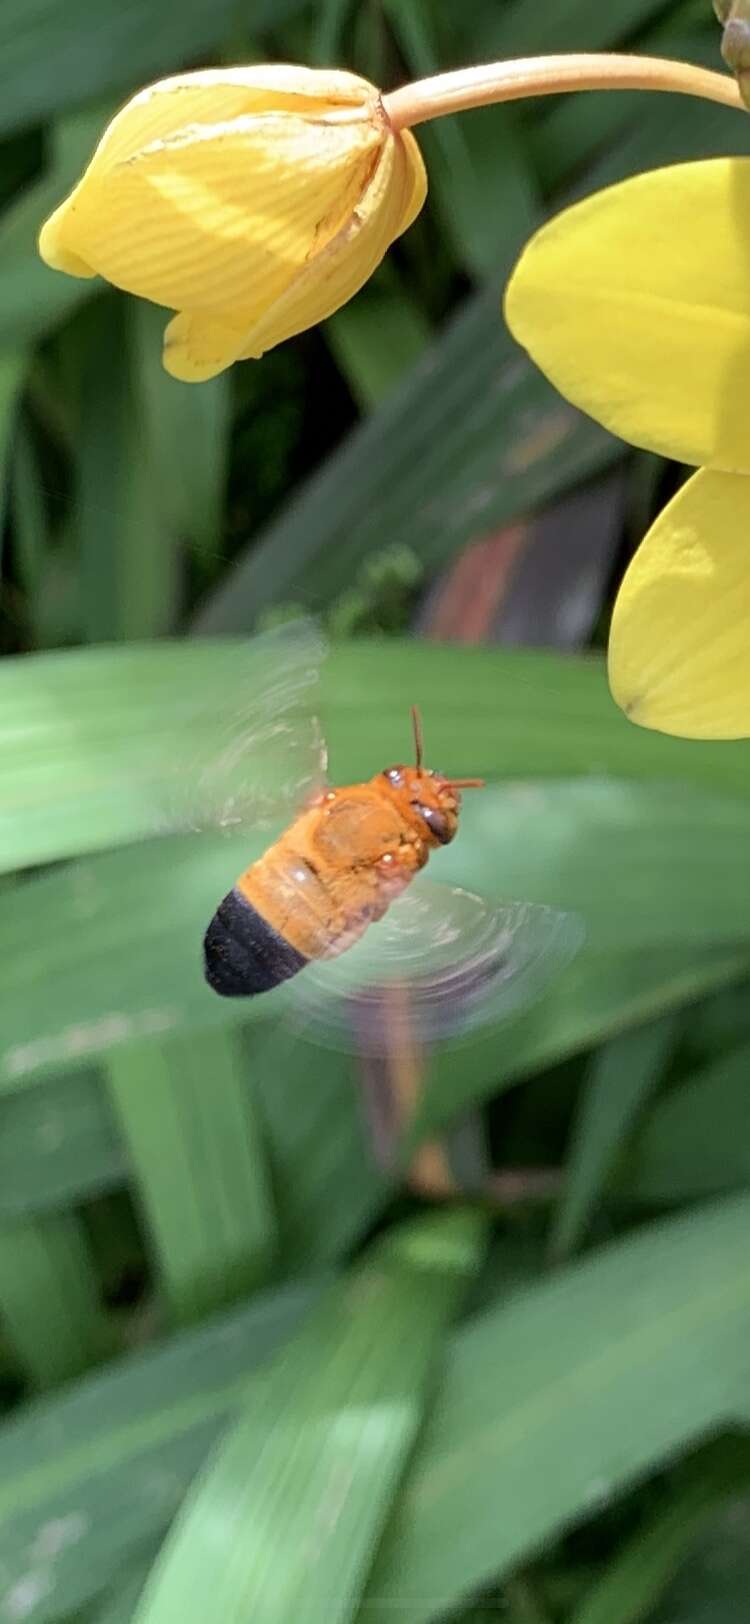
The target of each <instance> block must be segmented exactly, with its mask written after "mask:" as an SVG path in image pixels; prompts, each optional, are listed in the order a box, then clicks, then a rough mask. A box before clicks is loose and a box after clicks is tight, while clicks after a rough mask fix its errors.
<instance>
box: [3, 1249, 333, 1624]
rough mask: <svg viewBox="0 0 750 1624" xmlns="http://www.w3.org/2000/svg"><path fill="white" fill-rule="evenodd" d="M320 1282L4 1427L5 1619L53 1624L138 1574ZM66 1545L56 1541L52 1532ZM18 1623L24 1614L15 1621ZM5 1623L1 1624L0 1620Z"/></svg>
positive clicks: (212, 1324)
mask: <svg viewBox="0 0 750 1624" xmlns="http://www.w3.org/2000/svg"><path fill="white" fill-rule="evenodd" d="M319 1293H320V1285H319V1283H318V1282H317V1281H314V1280H308V1281H307V1282H305V1283H304V1284H303V1285H300V1286H295V1287H294V1288H285V1289H284V1290H282V1291H277V1292H268V1293H262V1294H260V1295H258V1296H256V1297H255V1299H254V1300H253V1302H252V1303H250V1304H249V1305H246V1306H243V1307H242V1308H239V1309H235V1310H233V1311H232V1313H230V1314H222V1315H220V1316H219V1317H218V1318H215V1319H212V1320H207V1321H206V1322H205V1323H204V1324H203V1325H201V1326H200V1327H198V1328H196V1329H195V1330H190V1331H184V1332H182V1333H181V1334H180V1335H179V1336H176V1337H174V1338H173V1339H172V1340H171V1341H168V1342H165V1343H163V1344H162V1345H161V1346H157V1347H155V1348H152V1349H150V1350H149V1351H148V1352H146V1353H138V1354H131V1355H129V1356H128V1357H127V1358H125V1359H122V1360H119V1361H118V1362H117V1363H116V1364H111V1365H109V1367H108V1368H107V1369H106V1370H105V1371H102V1372H101V1373H100V1374H98V1375H97V1376H95V1377H92V1376H89V1377H87V1378H86V1379H85V1380H83V1381H81V1382H79V1383H78V1384H77V1385H75V1386H73V1387H71V1388H69V1389H68V1390H67V1391H66V1392H65V1393H63V1394H60V1395H59V1396H57V1397H52V1398H49V1399H46V1400H44V1401H43V1402H41V1401H40V1402H38V1403H37V1404H35V1405H33V1406H30V1407H29V1408H27V1409H26V1410H24V1411H22V1412H21V1413H20V1414H19V1415H18V1416H17V1417H15V1418H13V1419H11V1420H10V1421H7V1422H6V1423H5V1424H4V1425H3V1426H2V1427H0V1564H1V1565H0V1576H1V1577H0V1608H4V1610H5V1613H6V1616H8V1617H9V1618H10V1619H14V1618H17V1617H18V1616H19V1606H20V1603H21V1600H23V1599H25V1601H26V1604H27V1605H26V1611H25V1613H24V1614H21V1615H20V1616H23V1617H24V1618H26V1619H28V1620H29V1624H56V1621H58V1620H60V1619H61V1618H65V1617H66V1615H67V1614H68V1613H70V1612H72V1611H73V1609H74V1608H77V1607H81V1606H83V1605H84V1604H85V1603H86V1602H88V1601H90V1600H93V1599H94V1598H95V1597H97V1596H99V1595H100V1594H101V1593H102V1592H103V1591H104V1590H105V1589H106V1587H107V1586H108V1585H112V1584H114V1583H115V1582H116V1581H117V1580H118V1578H119V1577H120V1576H121V1574H122V1570H123V1567H124V1565H125V1564H127V1563H129V1562H131V1561H134V1560H135V1561H138V1562H140V1560H141V1557H142V1554H143V1550H144V1546H146V1545H147V1544H149V1543H151V1544H152V1545H153V1543H154V1542H156V1541H158V1539H159V1538H160V1536H161V1535H162V1534H163V1533H164V1531H165V1530H166V1528H167V1527H168V1525H169V1523H170V1522H171V1520H172V1517H173V1516H174V1513H175V1511H176V1509H177V1507H178V1506H179V1505H180V1502H181V1500H182V1498H183V1496H184V1494H185V1491H186V1489H187V1487H188V1485H189V1484H190V1482H191V1480H192V1478H193V1475H194V1473H195V1472H196V1470H197V1468H198V1467H199V1466H200V1464H201V1462H202V1461H203V1460H204V1458H205V1456H206V1453H207V1451H208V1450H209V1449H210V1447H211V1445H212V1444H213V1443H214V1441H215V1440H216V1438H217V1437H218V1436H219V1435H220V1433H221V1431H222V1429H223V1428H224V1427H225V1426H226V1423H227V1420H228V1418H229V1417H230V1416H231V1415H232V1414H233V1413H236V1410H237V1407H238V1405H239V1404H240V1403H241V1402H242V1401H243V1399H244V1397H245V1394H246V1392H247V1387H248V1382H249V1381H250V1379H251V1377H252V1373H253V1371H254V1369H255V1367H256V1366H258V1365H259V1364H260V1363H261V1361H262V1360H263V1359H265V1358H267V1357H268V1356H269V1355H270V1354H271V1353H272V1352H273V1351H274V1350H275V1349H276V1348H278V1347H279V1346H281V1344H282V1343H283V1342H284V1341H285V1340H286V1339H287V1337H288V1336H289V1335H290V1334H291V1333H292V1331H293V1330H295V1329H296V1328H297V1327H298V1326H299V1324H300V1323H301V1321H302V1319H303V1317H304V1315H305V1314H306V1313H307V1312H308V1310H309V1309H310V1307H311V1305H312V1304H313V1303H314V1302H315V1300H316V1298H317V1297H318V1296H319ZM50 1529H52V1530H53V1531H55V1530H56V1531H57V1535H58V1537H57V1539H54V1538H52V1537H50V1534H49V1532H48V1531H49V1530H50ZM14 1609H15V1612H14ZM1 1616H2V1613H1V1612H0V1617H1Z"/></svg>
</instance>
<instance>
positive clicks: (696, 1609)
mask: <svg viewBox="0 0 750 1624" xmlns="http://www.w3.org/2000/svg"><path fill="white" fill-rule="evenodd" d="M749 1523H750V1497H749V1496H748V1495H747V1494H744V1495H738V1496H737V1497H736V1498H735V1499H734V1500H730V1501H729V1503H728V1504H727V1505H726V1506H725V1507H724V1508H723V1509H722V1510H721V1511H719V1512H717V1514H716V1515H715V1516H714V1517H712V1518H711V1521H710V1523H709V1525H708V1527H707V1528H706V1529H705V1530H704V1531H703V1532H702V1534H701V1535H700V1537H699V1539H698V1540H697V1541H696V1548H695V1550H694V1552H692V1553H691V1555H690V1556H689V1557H688V1558H687V1560H686V1561H685V1563H684V1565H683V1568H682V1570H681V1572H680V1573H679V1574H678V1575H677V1578H676V1579H675V1581H674V1584H673V1585H671V1586H670V1589H669V1592H668V1594H667V1596H666V1597H665V1600H664V1603H663V1605H662V1606H661V1607H659V1608H658V1610H657V1612H656V1613H655V1614H654V1624H739V1620H740V1619H741V1618H742V1615H743V1612H744V1611H745V1609H746V1606H747V1596H748V1587H749V1586H750V1555H749V1554H748V1553H749V1552H750V1543H749V1542H748V1525H749Z"/></svg>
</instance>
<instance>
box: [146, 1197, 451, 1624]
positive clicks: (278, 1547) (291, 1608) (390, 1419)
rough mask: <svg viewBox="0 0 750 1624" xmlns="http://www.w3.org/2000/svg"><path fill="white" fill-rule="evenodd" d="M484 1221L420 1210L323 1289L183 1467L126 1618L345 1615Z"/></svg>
mask: <svg viewBox="0 0 750 1624" xmlns="http://www.w3.org/2000/svg"><path fill="white" fill-rule="evenodd" d="M482 1236H483V1226H482V1223H481V1220H480V1219H479V1217H478V1215H476V1214H471V1213H468V1212H453V1213H449V1214H445V1215H439V1216H435V1215H431V1216H429V1217H427V1218H423V1219H421V1220H419V1221H417V1222H416V1223H412V1224H410V1225H408V1226H406V1227H404V1228H402V1229H400V1230H396V1231H395V1232H391V1233H389V1234H388V1235H387V1236H386V1237H385V1238H384V1239H383V1240H381V1241H380V1242H379V1243H378V1244H377V1246H376V1247H375V1249H374V1252H373V1253H371V1254H369V1255H368V1257H367V1258H366V1260H365V1262H364V1264H363V1265H362V1267H361V1268H360V1269H358V1270H356V1271H355V1273H354V1274H353V1276H352V1277H351V1279H350V1280H349V1281H347V1282H346V1283H345V1284H343V1285H341V1286H339V1287H338V1288H337V1289H336V1290H335V1292H334V1294H333V1295H332V1297H331V1299H329V1301H328V1302H326V1303H325V1304H324V1305H323V1306H322V1307H321V1309H320V1310H319V1311H318V1313H317V1314H316V1315H315V1316H314V1318H313V1320H312V1322H311V1323H310V1324H309V1325H308V1327H307V1328H306V1330H305V1331H303V1332H302V1334H301V1336H300V1337H299V1339H298V1340H297V1341H296V1342H295V1343H293V1344H292V1345H291V1346H290V1347H289V1349H288V1350H287V1352H286V1353H285V1354H284V1355H282V1357H281V1358H279V1359H277V1360H275V1361H274V1362H273V1363H272V1364H271V1365H270V1366H268V1367H267V1370H266V1373H265V1379H261V1380H260V1381H259V1383H258V1384H257V1386H256V1388H255V1391H254V1392H252V1393H251V1395H250V1399H249V1403H248V1405H247V1407H246V1408H245V1409H244V1411H243V1413H242V1414H241V1416H240V1418H239V1421H238V1423H237V1425H236V1427H234V1428H233V1429H232V1430H231V1431H230V1433H229V1436H228V1438H227V1440H226V1442H225V1443H224V1444H223V1446H222V1447H221V1449H220V1450H219V1452H218V1454H217V1456H216V1457H215V1458H214V1459H213V1460H212V1461H211V1462H210V1463H209V1464H208V1466H207V1468H206V1471H205V1473H204V1474H203V1475H202V1476H201V1477H200V1478H199V1479H198V1480H197V1482H196V1483H195V1485H194V1487H193V1489H192V1490H191V1493H190V1495H189V1498H188V1500H187V1502H186V1504H185V1506H184V1508H183V1510H182V1512H181V1514H180V1516H179V1517H178V1519H177V1522H176V1524H175V1527H174V1529H173V1531H172V1533H171V1534H170V1536H169V1538H168V1540H167V1542H166V1544H165V1546H164V1549H163V1551H162V1553H161V1555H160V1557H159V1558H158V1560H157V1563H156V1565H155V1567H154V1570H153V1572H152V1575H151V1576H150V1578H149V1580H148V1581H147V1584H146V1589H145V1591H144V1595H143V1598H142V1601H141V1604H140V1606H139V1608H138V1610H137V1612H136V1620H137V1624H166V1621H167V1620H172V1619H177V1618H179V1619H181V1620H184V1624H192V1621H193V1620H195V1621H196V1624H197V1621H198V1620H201V1621H203V1620H204V1619H205V1618H206V1617H207V1616H208V1615H209V1613H211V1612H212V1611H215V1612H216V1614H218V1616H220V1617H221V1618H224V1619H237V1620H239V1619H241V1618H251V1617H254V1616H257V1615H259V1614H260V1615H261V1616H262V1617H263V1618H264V1620H266V1621H267V1624H275V1621H276V1620H278V1621H279V1624H281V1621H282V1620H283V1621H286V1620H288V1619H290V1618H292V1617H293V1618H295V1619H299V1620H300V1621H302V1620H304V1621H305V1624H313V1621H318V1620H319V1621H320V1624H343V1621H344V1620H347V1619H353V1618H354V1617H355V1616H356V1614H357V1611H358V1596H359V1593H360V1591H361V1588H362V1585H363V1583H364V1580H365V1577H366V1574H367V1569H368V1567H369V1564H370V1562H371V1560H372V1556H373V1552H374V1550H375V1546H376V1544H377V1540H378V1537H379V1534H380V1531H381V1528H382V1526H383V1524H384V1522H385V1519H386V1516H387V1514H388V1511H389V1508H390V1505H391V1502H392V1499H393V1495H394V1490H395V1487H396V1484H397V1483H398V1480H399V1477H400V1475H401V1473H402V1471H403V1469H404V1465H405V1462H406V1459H407V1457H408V1454H409V1453H410V1451H411V1449H412V1447H413V1444H414V1441H415V1437H416V1433H417V1429H418V1427H419V1424H420V1421H421V1417H422V1412H423V1409H424V1404H425V1395H424V1389H425V1383H426V1378H427V1376H428V1374H429V1372H430V1371H431V1368H432V1367H433V1365H434V1364H435V1363H436V1362H437V1361H438V1359H439V1357H440V1352H441V1346H442V1344H443V1342H444V1338H445V1332H446V1323H447V1322H448V1320H449V1318H450V1317H451V1315H452V1313H453V1311H454V1309H455V1307H456V1305H457V1300H460V1295H461V1293H462V1291H463V1290H464V1289H465V1288H466V1285H467V1283H468V1281H469V1280H470V1278H471V1276H472V1274H473V1273H474V1271H475V1269H476V1266H477V1263H478V1260H479V1256H480V1253H481V1244H482ZM313 1550H314V1560H311V1553H312V1551H313Z"/></svg>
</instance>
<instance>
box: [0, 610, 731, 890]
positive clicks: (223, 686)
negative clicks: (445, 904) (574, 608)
mask: <svg viewBox="0 0 750 1624" xmlns="http://www.w3.org/2000/svg"><path fill="white" fill-rule="evenodd" d="M268 676H269V673H268V653H267V646H266V645H264V644H263V643H262V642H261V643H258V644H255V643H243V642H228V641H217V642H215V643H210V642H204V641H202V640H200V641H196V642H194V643H185V642H180V643H178V642H175V643H156V644H152V645H151V646H147V647H138V646H132V647H129V648H122V649H117V648H99V649H81V650H75V651H70V652H65V653H61V654H58V653H53V654H44V655H38V656H36V657H35V658H34V659H33V660H30V659H28V658H25V657H24V658H18V659H6V660H5V661H4V664H3V681H2V684H0V869H1V870H8V869H13V868H18V867H25V866H30V865H32V864H38V863H42V862H47V861H50V860H51V859H53V858H59V857H69V856H72V855H74V854H76V853H80V852H89V851H96V850H100V849H102V848H103V847H106V846H108V845H113V844H118V843H120V842H124V841H132V840H135V839H137V838H138V837H140V836H143V835H145V834H148V833H151V832H153V831H154V829H155V827H162V825H163V821H164V814H165V794H164V791H165V785H166V784H167V783H169V782H170V781H171V779H172V778H173V776H174V774H175V772H177V773H179V775H180V777H181V779H182V781H183V783H184V785H185V800H186V802H189V798H190V785H191V782H192V781H195V780H197V775H198V774H199V772H200V771H201V770H202V769H203V768H204V767H205V766H206V765H207V764H208V763H210V761H211V759H212V756H214V757H215V756H216V755H217V754H218V750H219V746H218V743H217V742H216V741H217V738H220V737H221V736H222V734H223V730H224V729H225V728H226V727H227V726H228V725H231V724H232V723H235V724H237V723H239V722H240V720H241V717H242V715H243V713H245V711H246V708H247V705H248V701H249V700H250V699H251V698H252V695H253V693H254V692H255V689H256V686H260V687H261V688H263V686H264V684H265V685H267V683H268ZM411 699H413V700H415V701H417V702H418V703H420V704H421V706H422V709H423V713H424V718H425V729H426V742H427V750H428V756H429V759H430V760H431V761H432V762H434V763H437V764H438V765H440V766H443V767H448V768H449V769H450V770H452V771H454V772H464V773H466V772H471V773H479V774H483V775H484V776H485V777H487V778H489V779H493V778H530V779H538V778H542V777H545V776H553V777H557V776H565V775H570V774H577V773H583V774H591V773H607V774H612V775H614V776H625V777H627V776H632V777H634V778H638V779H652V780H656V781H662V782H664V783H665V784H666V783H668V782H669V781H672V782H681V781H688V782H694V783H705V784H707V785H709V786H711V787H712V788H714V789H727V790H732V789H736V790H738V791H740V792H741V793H744V792H745V791H746V786H747V750H746V747H745V746H744V745H741V744H738V745H727V744H724V745H721V746H716V745H713V744H702V745H700V744H699V745H696V744H688V743H684V742H680V741H678V740H674V739H666V738H660V737H657V736H656V735H649V734H646V733H642V732H640V731H639V730H637V729H635V728H633V727H631V726H629V724H628V723H627V722H626V721H625V720H624V718H622V717H621V716H619V715H618V713H617V711H616V710H615V708H614V707H613V705H612V703H611V700H610V699H609V695H608V693H607V689H606V683H605V679H604V672H603V668H602V664H601V662H600V661H599V660H598V659H595V658H592V657H588V658H586V659H573V658H570V657H560V656H556V655H551V654H546V653H541V652H535V651H530V650H520V649H517V650H498V649H491V650H490V649H466V648H456V647H438V646H435V645H432V644H429V643H424V644H419V643H417V642H412V643H408V642H398V641H396V640H394V641H392V642H391V641H387V642H385V641H384V642H381V643H366V642H361V643H355V644H351V645H349V646H343V647H337V648H336V649H335V650H334V652H333V654H332V655H331V657H330V659H329V660H328V661H327V662H326V663H325V665H324V668H323V674H322V692H321V705H320V709H321V716H322V720H323V723H324V726H325V729H326V731H327V733H328V735H329V739H330V745H331V773H332V777H333V779H334V781H338V782H347V781H352V780H354V779H356V778H367V777H370V776H371V774H372V773H373V772H374V771H376V770H377V768H378V767H379V766H382V765H383V763H385V762H388V761H392V760H393V759H394V757H396V758H397V757H398V756H399V755H400V754H401V753H402V752H403V750H404V749H406V748H407V737H408V714H407V708H408V703H409V701H410V700H411ZM173 801H174V796H173V794H172V802H173ZM547 805H548V803H545V815H546V814H547Z"/></svg>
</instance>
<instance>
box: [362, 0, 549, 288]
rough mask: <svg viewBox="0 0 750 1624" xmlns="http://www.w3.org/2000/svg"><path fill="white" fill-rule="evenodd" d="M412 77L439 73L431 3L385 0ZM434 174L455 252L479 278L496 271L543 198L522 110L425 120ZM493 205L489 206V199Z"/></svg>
mask: <svg viewBox="0 0 750 1624" xmlns="http://www.w3.org/2000/svg"><path fill="white" fill-rule="evenodd" d="M386 14H387V16H388V17H389V19H390V21H391V23H392V26H393V29H394V32H395V35H396V38H397V40H398V43H399V46H400V48H401V52H402V54H403V56H404V58H405V61H406V63H407V66H408V69H409V74H410V77H412V78H414V79H418V78H419V79H421V78H427V77H429V76H430V75H432V74H436V73H439V72H440V71H441V68H442V67H443V65H444V60H445V58H444V54H443V52H442V51H441V48H440V44H439V43H438V40H437V38H436V29H435V26H434V25H435V21H436V17H435V14H434V12H433V9H432V8H428V7H427V6H426V5H423V4H414V0H386ZM418 140H419V143H420V146H421V147H422V148H423V151H424V156H425V161H426V165H427V172H428V175H429V177H430V192H429V196H430V201H431V203H432V204H433V206H436V208H437V212H438V215H439V219H440V225H441V229H442V232H443V233H444V234H445V236H446V237H447V239H448V241H449V242H450V244H451V247H452V252H453V258H454V259H455V261H456V263H457V264H459V265H461V266H464V267H465V268H466V269H467V270H468V271H470V272H471V273H473V274H474V275H475V276H477V277H482V278H483V277H486V276H489V275H494V273H495V272H496V269H497V263H498V260H504V259H505V258H506V256H507V254H508V252H509V251H512V250H513V248H514V247H515V249H516V251H517V250H518V249H519V248H520V247H521V244H522V242H523V240H524V238H525V237H527V236H528V235H529V232H530V231H531V230H532V228H533V226H534V225H535V224H536V223H537V218H538V213H539V204H540V200H539V197H538V190H537V183H536V177H535V175H534V172H533V170H532V168H531V165H530V164H529V161H528V156H527V151H526V147H525V144H524V143H523V141H522V140H521V138H520V134H519V127H518V120H517V110H516V109H515V108H513V107H509V106H497V107H487V108H481V109H478V110H474V112H473V113H472V114H471V117H468V118H467V117H465V116H464V117H462V118H447V119H446V118H439V119H435V120H434V122H432V123H429V122H428V123H426V124H424V125H422V126H421V127H420V130H419V135H418ZM490 198H491V199H492V200H493V201H492V205H491V206H489V205H488V199H490Z"/></svg>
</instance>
